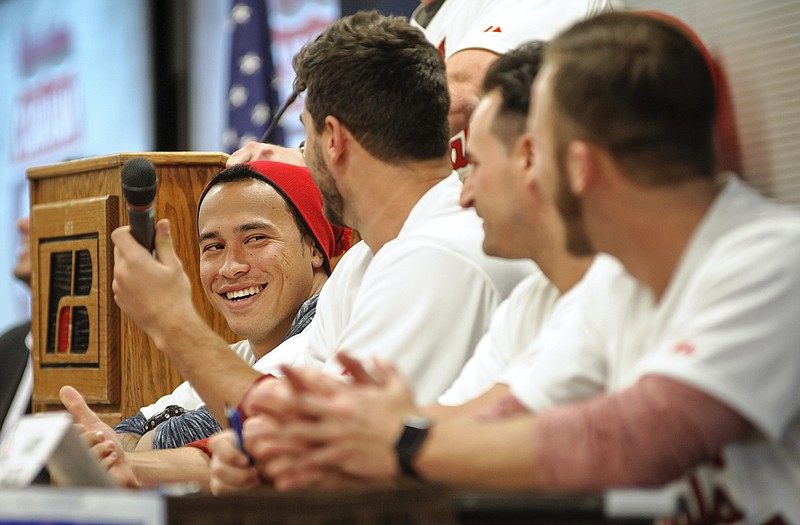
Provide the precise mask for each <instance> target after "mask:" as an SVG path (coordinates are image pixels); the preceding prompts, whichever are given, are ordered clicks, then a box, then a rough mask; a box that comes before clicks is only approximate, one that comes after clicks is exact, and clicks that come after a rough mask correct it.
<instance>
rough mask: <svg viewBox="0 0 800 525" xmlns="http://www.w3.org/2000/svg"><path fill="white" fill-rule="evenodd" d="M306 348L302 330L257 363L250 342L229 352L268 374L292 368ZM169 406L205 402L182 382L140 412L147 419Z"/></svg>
mask: <svg viewBox="0 0 800 525" xmlns="http://www.w3.org/2000/svg"><path fill="white" fill-rule="evenodd" d="M306 329H307V328H306ZM307 346H308V336H307V335H306V331H305V330H304V331H302V332H300V333H299V334H297V335H295V336H293V337H290V338H289V339H287V340H285V341H283V342H282V343H281V344H279V345H278V346H276V347H275V348H274V349H272V350H271V351H270V352H269V353H267V354H266V355H265V356H263V357H262V358H261V359H259V360H258V361H256V359H255V356H254V355H253V350H252V349H251V348H250V342H249V341H247V340H246V339H245V340H244V341H238V342H236V343H233V344H232V345H231V350H232V351H233V352H234V353H235V354H236V355H238V356H239V357H241V358H242V360H243V361H244V362H245V363H247V364H249V365H253V368H255V369H256V370H258V371H259V372H263V373H268V372H274V371H276V370H277V368H278V366H279V365H282V364H283V365H288V366H293V365H294V364H295V361H296V360H297V359H298V356H299V355H300V353H301V352H302V351H303V350H304V349H305V348H306V347H307ZM170 405H178V406H180V407H183V408H185V409H186V410H196V409H198V408H200V407H201V406H203V405H205V402H204V401H203V399H202V398H201V397H200V394H198V393H197V391H196V390H195V389H194V388H193V387H192V385H191V383H189V382H188V381H184V382H183V383H181V384H180V385H178V387H177V388H176V389H175V390H173V391H172V393H171V394H167V395H166V396H163V397H161V398H160V399H159V400H158V401H156V402H155V403H153V404H152V405H148V406H146V407H142V409H141V410H140V412H141V413H142V414H143V415H144V417H146V418H148V419H149V418H151V417H153V416H154V415H155V414H158V413H159V412H163V411H164V409H165V408H166V407H168V406H170Z"/></svg>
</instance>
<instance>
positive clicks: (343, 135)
mask: <svg viewBox="0 0 800 525" xmlns="http://www.w3.org/2000/svg"><path fill="white" fill-rule="evenodd" d="M324 131H326V132H327V137H326V140H325V143H324V147H325V150H324V154H325V155H327V157H328V160H329V161H330V162H331V163H332V164H336V163H338V162H340V161H341V160H342V157H343V156H344V154H345V151H346V149H347V141H348V139H349V138H350V132H349V130H348V129H347V128H346V127H345V126H344V124H342V121H340V120H339V119H338V118H336V117H334V116H333V115H328V116H327V117H325V130H324Z"/></svg>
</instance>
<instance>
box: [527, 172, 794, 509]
mask: <svg viewBox="0 0 800 525" xmlns="http://www.w3.org/2000/svg"><path fill="white" fill-rule="evenodd" d="M798 261H800V213H798V211H797V210H795V209H790V208H788V207H784V206H780V205H778V204H776V203H774V202H771V201H769V200H768V199H765V198H764V197H762V196H760V195H759V194H758V193H757V192H755V191H754V190H752V189H750V188H748V187H747V186H745V185H744V184H743V183H742V182H740V181H739V180H737V179H736V178H731V179H730V180H729V181H728V182H727V184H726V186H725V187H724V189H723V191H722V192H721V194H720V196H719V197H718V198H717V200H716V201H715V203H714V204H713V206H712V208H711V209H710V210H709V213H708V214H707V215H706V217H705V218H704V220H703V221H702V223H701V224H700V226H699V227H698V229H697V231H695V233H694V235H693V237H692V240H691V241H690V243H689V245H688V247H687V249H686V250H685V251H684V254H683V256H682V259H681V261H680V263H679V265H678V268H677V269H676V272H675V274H674V275H673V277H672V279H671V281H670V283H669V286H668V288H667V290H666V291H665V293H664V295H663V297H662V298H661V300H660V301H659V302H658V303H656V302H654V300H653V296H652V295H651V294H650V293H649V290H647V289H645V288H644V287H643V286H641V285H638V284H637V283H635V282H634V281H633V279H631V278H630V277H627V276H626V274H624V271H623V270H621V269H619V270H618V272H617V274H616V275H615V276H612V277H611V278H607V279H605V280H600V279H595V280H593V282H592V283H589V284H588V285H587V287H586V288H585V289H584V291H585V292H586V293H584V294H583V303H582V305H581V308H579V309H573V310H572V314H573V315H572V319H570V320H568V322H566V323H565V326H566V330H564V331H563V334H564V337H562V338H561V339H559V345H558V346H552V347H550V348H547V347H542V355H545V354H549V355H555V354H558V355H557V357H555V358H552V359H549V360H546V361H545V360H540V361H539V363H537V366H535V367H533V368H532V369H531V370H530V374H529V375H528V377H527V378H523V377H520V380H519V381H517V382H516V384H514V385H512V392H514V394H515V395H516V396H517V397H518V398H519V399H520V401H522V402H523V403H524V404H526V405H527V406H529V407H530V408H532V409H534V410H543V409H546V408H547V407H548V406H550V405H553V404H556V403H559V404H560V403H563V402H566V401H568V400H569V399H570V397H571V398H573V399H580V398H581V397H586V396H587V395H591V393H590V392H591V390H594V393H598V392H603V391H609V392H617V391H620V390H622V389H624V388H626V387H629V386H631V385H633V384H634V383H635V382H636V381H637V380H638V379H640V378H641V377H643V376H645V375H648V374H656V375H661V376H666V377H669V378H672V379H675V380H677V381H681V382H683V383H686V384H688V385H691V386H693V387H695V388H698V389H700V390H703V391H705V392H707V393H709V394H711V395H712V396H714V397H715V398H717V399H719V400H721V401H723V402H725V403H726V404H727V405H729V406H730V407H731V408H733V409H734V410H736V411H737V412H738V413H739V414H741V415H742V416H743V417H745V418H746V419H748V420H749V421H750V422H751V423H752V424H753V425H754V426H755V428H756V432H755V435H754V436H752V438H751V439H750V440H748V441H747V442H742V443H736V444H731V445H728V446H726V447H724V449H723V451H722V455H721V458H719V459H720V461H719V462H715V464H711V463H707V464H703V465H702V466H700V467H699V468H698V469H696V471H695V472H694V473H693V474H692V476H691V478H692V479H691V483H690V482H688V481H685V480H684V481H683V482H681V485H682V486H683V487H685V489H686V490H687V495H688V497H689V501H690V508H691V509H693V511H694V513H695V514H699V510H698V509H699V508H703V509H705V512H711V509H713V508H715V505H716V506H717V508H719V507H720V506H721V505H729V507H728V509H729V515H731V514H736V512H740V513H742V514H743V515H744V516H745V518H743V519H742V521H741V522H743V523H764V522H766V521H767V520H769V519H771V518H773V517H774V516H775V515H776V514H778V513H780V512H782V513H783V517H784V519H785V520H786V522H787V523H800V322H799V320H798V314H800V265H798ZM550 342H551V343H552V342H553V340H551V341H550ZM539 343H541V341H540V342H539ZM539 343H537V344H539ZM542 363H544V364H542ZM548 364H549V365H550V366H547V365H548ZM575 385H578V386H579V387H578V388H575V389H574V390H573V389H572V388H571V387H572V386H575ZM698 497H700V498H701V499H702V504H699V503H698V501H697V499H698ZM730 509H736V510H735V511H730ZM732 522H735V521H732Z"/></svg>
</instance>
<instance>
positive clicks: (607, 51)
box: [545, 13, 715, 185]
mask: <svg viewBox="0 0 800 525" xmlns="http://www.w3.org/2000/svg"><path fill="white" fill-rule="evenodd" d="M545 64H546V65H547V66H548V67H552V68H553V78H552V80H553V82H552V84H551V86H550V87H551V88H552V96H553V101H554V108H553V109H554V111H555V119H556V123H555V126H556V128H557V134H558V138H559V142H560V143H561V144H562V146H563V145H565V144H566V142H567V141H569V140H572V139H578V140H586V141H588V142H591V143H594V144H597V145H598V146H600V147H602V148H604V149H606V150H608V151H609V152H610V153H611V154H612V155H613V156H614V158H615V160H616V161H617V162H619V163H620V164H621V165H622V166H624V167H625V171H626V173H627V176H628V177H630V178H631V179H632V180H635V181H636V182H638V183H641V184H646V185H666V184H677V183H680V182H683V181H686V180H690V179H694V178H698V177H711V176H713V174H714V146H713V144H714V142H713V129H714V128H713V126H714V117H715V93H714V84H713V80H712V76H711V71H710V68H709V65H708V63H707V61H706V59H705V58H704V56H703V54H702V52H701V51H700V49H699V48H698V47H697V46H696V45H695V44H694V42H692V41H691V40H690V39H689V38H688V37H687V35H686V33H685V32H684V31H683V30H681V29H680V28H678V27H677V26H676V25H675V24H673V23H670V22H667V21H664V20H660V19H656V18H653V17H650V16H643V15H639V14H635V13H606V14H602V15H598V16H596V17H594V18H590V19H588V20H585V21H582V22H579V23H577V24H575V25H574V26H572V27H571V28H569V29H567V30H566V31H564V32H563V33H561V34H560V35H559V36H557V37H556V38H554V39H553V40H552V41H551V42H550V43H549V44H548V45H547V49H546V51H545Z"/></svg>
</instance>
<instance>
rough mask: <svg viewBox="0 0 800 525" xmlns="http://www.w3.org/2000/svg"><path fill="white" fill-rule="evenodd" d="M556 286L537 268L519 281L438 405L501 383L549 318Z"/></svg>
mask: <svg viewBox="0 0 800 525" xmlns="http://www.w3.org/2000/svg"><path fill="white" fill-rule="evenodd" d="M558 297H559V292H558V289H557V288H556V287H555V286H554V285H553V284H552V283H551V282H550V281H549V280H548V279H547V277H545V275H544V274H543V273H542V272H541V271H539V270H537V272H536V273H535V274H534V275H531V276H529V277H527V278H526V279H524V280H523V281H521V282H520V283H519V284H518V285H517V287H516V288H514V291H513V292H512V293H511V295H510V296H509V298H508V299H506V300H505V301H503V303H501V304H500V306H498V307H497V309H496V310H495V311H494V314H493V315H492V321H491V324H490V326H489V331H488V332H486V334H485V335H484V336H483V337H482V338H481V340H480V342H479V343H478V346H477V348H476V349H475V353H474V354H473V355H472V357H471V358H470V359H469V361H467V364H466V365H465V366H464V369H463V370H462V371H461V373H460V374H459V375H458V378H456V380H455V382H454V383H453V384H452V385H451V386H450V388H448V389H447V392H445V393H444V394H442V395H441V396H440V397H439V400H438V402H439V404H441V405H460V404H463V403H466V402H467V401H470V400H472V399H474V398H476V397H479V396H480V395H481V394H483V393H484V392H486V391H487V390H489V389H490V388H492V387H493V386H494V385H496V384H498V383H501V382H502V380H501V379H502V374H503V373H505V372H506V370H507V369H508V368H509V366H511V363H513V362H514V361H516V360H518V359H521V358H522V357H523V355H524V354H525V353H526V352H527V351H528V350H530V349H531V344H530V343H532V342H533V341H534V340H535V339H536V337H537V336H538V335H539V332H540V330H541V328H542V325H543V324H544V323H545V322H546V320H547V319H548V318H549V317H550V314H551V312H552V311H553V308H554V307H555V304H556V302H557V300H558Z"/></svg>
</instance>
